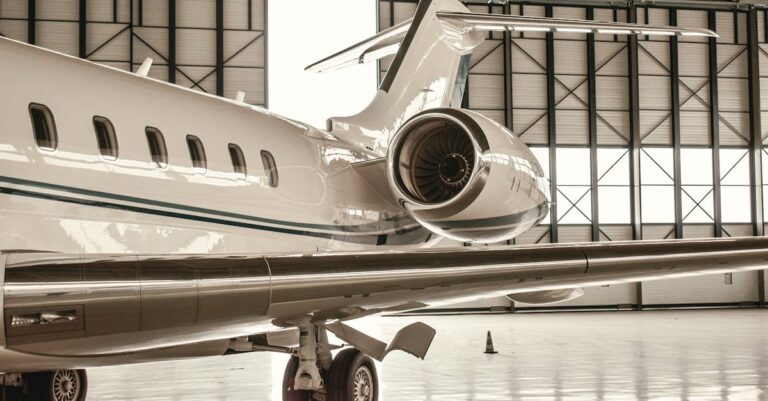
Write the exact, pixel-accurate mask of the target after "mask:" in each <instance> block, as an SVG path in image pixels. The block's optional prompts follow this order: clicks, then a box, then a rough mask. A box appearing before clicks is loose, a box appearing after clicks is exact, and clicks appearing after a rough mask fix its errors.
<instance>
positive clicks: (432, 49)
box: [315, 0, 483, 156]
mask: <svg viewBox="0 0 768 401" xmlns="http://www.w3.org/2000/svg"><path fill="white" fill-rule="evenodd" d="M440 11H454V12H467V11H469V10H468V9H467V8H466V7H464V5H462V4H461V3H460V2H458V1H456V0H434V1H432V0H421V1H419V4H418V6H417V8H416V14H415V15H414V17H413V19H412V20H411V21H410V23H409V22H405V23H403V24H401V25H396V26H395V27H393V28H390V29H392V31H391V32H386V31H383V32H382V34H387V33H390V34H391V36H390V37H389V38H387V39H386V40H382V39H381V38H380V37H379V36H378V35H377V37H374V38H372V39H371V40H369V41H365V42H361V43H360V44H358V45H356V46H357V48H356V49H355V46H353V47H351V48H349V49H347V51H349V50H352V54H355V51H357V52H359V54H360V56H361V57H360V58H358V60H359V61H358V62H364V61H366V60H365V57H366V55H369V56H371V58H373V57H375V56H382V55H386V50H382V49H392V48H393V47H394V46H392V42H395V41H396V42H395V45H396V44H397V43H398V42H399V49H398V50H397V53H396V54H395V57H394V59H393V61H392V64H391V65H390V67H389V70H388V71H387V73H386V75H385V76H384V79H383V80H382V82H381V84H380V86H379V91H378V92H377V93H376V96H375V97H374V99H373V101H371V103H370V104H369V105H368V106H367V107H366V108H365V109H364V110H363V111H361V112H360V113H358V114H356V115H354V116H350V117H339V118H331V119H329V120H328V130H329V131H331V132H332V133H333V134H334V135H337V136H338V137H340V138H343V139H345V140H347V141H350V142H352V143H355V144H356V145H358V146H360V147H361V148H365V149H367V150H368V151H370V152H372V153H373V154H376V155H380V156H383V155H384V154H386V151H387V148H388V145H389V142H390V139H391V137H392V136H393V135H394V134H395V132H396V131H397V129H398V128H399V127H400V125H402V124H403V123H404V122H405V121H406V120H407V119H408V118H409V117H411V116H413V115H415V114H417V113H419V112H421V111H423V110H426V109H431V108H437V107H450V106H456V107H458V106H459V105H460V104H461V95H462V93H463V91H464V82H465V81H466V76H467V72H468V67H469V56H470V54H471V53H472V50H473V49H474V48H475V47H476V46H477V45H479V44H480V43H481V42H482V41H483V34H482V33H480V32H477V31H469V32H466V31H464V30H462V29H458V28H456V27H455V26H453V25H451V24H445V23H442V22H441V21H440V19H439V18H437V13H438V12H440ZM406 27H407V29H405V28H406ZM369 49H373V50H369ZM376 50H380V51H379V52H378V54H374V52H376ZM343 53H344V52H341V53H338V55H337V56H341V57H337V58H336V59H335V61H334V59H333V58H332V59H326V60H325V66H326V67H327V66H332V65H339V64H345V61H346V60H349V55H350V54H349V53H347V55H346V56H344V55H342V54H343ZM332 57H334V56H332ZM352 58H353V59H354V58H355V56H352ZM369 59H370V58H369ZM321 63H322V62H321ZM318 65H319V66H323V64H319V63H318V64H316V65H315V68H317V66H318Z"/></svg>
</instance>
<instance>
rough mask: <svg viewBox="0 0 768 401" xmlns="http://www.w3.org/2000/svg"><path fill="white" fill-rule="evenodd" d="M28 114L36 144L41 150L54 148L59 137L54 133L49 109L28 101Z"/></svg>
mask: <svg viewBox="0 0 768 401" xmlns="http://www.w3.org/2000/svg"><path fill="white" fill-rule="evenodd" d="M29 116H30V117H31V118H32V130H33V131H34V134H35V142H37V146H38V147H39V148H40V149H43V150H49V151H51V150H55V149H56V146H57V145H58V142H59V138H58V136H57V135H56V122H55V121H54V120H53V113H51V110H50V109H49V108H48V107H47V106H44V105H42V104H37V103H30V105H29Z"/></svg>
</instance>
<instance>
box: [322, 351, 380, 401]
mask: <svg viewBox="0 0 768 401" xmlns="http://www.w3.org/2000/svg"><path fill="white" fill-rule="evenodd" d="M326 387H327V389H328V400H329V401H377V400H378V399H379V379H378V376H377V375H376V365H375V364H374V363H373V359H371V358H369V357H368V356H366V355H365V354H363V353H362V352H360V351H358V350H356V349H354V348H348V349H345V350H343V351H341V352H339V353H338V355H336V358H334V359H333V365H331V370H330V371H329V372H328V374H327V380H326Z"/></svg>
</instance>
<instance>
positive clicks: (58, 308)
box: [0, 237, 768, 357]
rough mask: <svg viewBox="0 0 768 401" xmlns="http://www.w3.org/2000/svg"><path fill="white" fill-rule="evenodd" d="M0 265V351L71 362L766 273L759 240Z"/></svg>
mask: <svg viewBox="0 0 768 401" xmlns="http://www.w3.org/2000/svg"><path fill="white" fill-rule="evenodd" d="M2 259H4V263H3V264H2V266H4V268H3V274H2V276H1V277H0V280H2V286H3V297H2V311H3V314H4V319H3V320H4V322H5V324H4V325H3V327H2V330H4V337H0V340H1V339H2V338H4V339H5V345H6V346H7V348H9V349H12V350H15V351H17V352H24V353H33V354H36V355H58V356H69V357H71V356H81V355H90V356H93V355H110V354H117V353H120V354H125V353H130V352H137V351H141V350H148V349H153V348H158V347H171V346H180V345H184V344H190V343H196V342H197V343H199V342H203V341H214V340H217V339H227V338H237V337H241V336H247V335H250V334H253V333H259V332H264V331H269V330H273V329H274V328H275V327H291V326H292V322H294V321H296V319H303V318H304V317H307V316H311V317H312V318H313V319H316V320H318V321H324V322H333V321H335V320H347V319H352V318H356V317H359V316H363V315H367V314H370V313H376V312H381V311H387V310H402V309H413V308H417V307H424V306H428V305H435V304H440V303H446V302H455V301H456V300H461V299H466V298H468V297H476V298H482V297H490V296H496V295H507V294H514V293H524V292H531V291H539V290H551V289H561V288H573V287H584V286H586V287H588V286H598V285H604V284H616V283H628V282H635V281H641V280H654V279H662V278H670V277H683V276H689V275H698V274H709V273H724V272H733V271H744V270H758V269H765V268H766V267H768V238H764V237H747V238H727V239H702V240H669V241H635V242H610V243H586V244H557V245H534V246H505V247H467V248H458V249H457V248H454V249H434V250H420V251H408V252H394V251H393V252H351V253H335V252H334V253H314V254H279V255H66V254H25V253H11V254H5V255H2V257H0V261H2ZM0 334H2V333H0ZM0 345H2V342H0Z"/></svg>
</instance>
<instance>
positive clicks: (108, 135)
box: [93, 116, 117, 160]
mask: <svg viewBox="0 0 768 401" xmlns="http://www.w3.org/2000/svg"><path fill="white" fill-rule="evenodd" d="M93 129H94V131H95V132H96V141H97V143H98V145H99V153H100V154H101V156H102V157H104V158H105V159H107V160H116V159H117V135H116V134H115V126H114V125H112V122H111V121H109V119H108V118H106V117H100V116H96V117H94V118H93Z"/></svg>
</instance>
